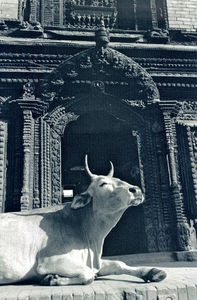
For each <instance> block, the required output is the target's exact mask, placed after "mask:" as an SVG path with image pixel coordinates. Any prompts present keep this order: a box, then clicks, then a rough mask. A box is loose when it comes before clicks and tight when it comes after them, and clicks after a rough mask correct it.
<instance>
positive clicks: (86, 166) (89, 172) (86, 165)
mask: <svg viewBox="0 0 197 300" xmlns="http://www.w3.org/2000/svg"><path fill="white" fill-rule="evenodd" d="M85 170H86V172H87V174H88V175H89V176H90V177H91V178H93V177H94V176H95V175H94V174H93V173H92V172H91V171H90V169H89V167H88V155H87V154H86V156H85Z"/></svg>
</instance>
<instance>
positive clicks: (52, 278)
mask: <svg viewBox="0 0 197 300" xmlns="http://www.w3.org/2000/svg"><path fill="white" fill-rule="evenodd" d="M58 278H59V276H58V275H53V274H50V275H46V276H45V277H44V278H43V279H42V280H41V282H40V284H41V285H58Z"/></svg>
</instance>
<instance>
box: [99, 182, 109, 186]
mask: <svg viewBox="0 0 197 300" xmlns="http://www.w3.org/2000/svg"><path fill="white" fill-rule="evenodd" d="M105 184H107V182H103V183H101V184H100V185H99V186H104V185H105Z"/></svg>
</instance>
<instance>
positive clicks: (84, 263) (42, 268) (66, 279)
mask: <svg viewBox="0 0 197 300" xmlns="http://www.w3.org/2000/svg"><path fill="white" fill-rule="evenodd" d="M85 168H86V171H87V173H88V174H89V176H90V177H91V183H90V185H89V187H88V189H87V191H86V192H84V193H82V194H80V195H77V196H75V197H74V199H73V201H72V202H71V203H67V204H66V205H62V206H57V207H51V208H49V209H46V208H44V209H38V210H32V211H28V212H25V213H24V212H17V213H6V214H1V217H0V284H9V283H16V282H21V281H24V280H31V281H37V282H39V283H40V284H45V285H72V284H88V283H91V282H92V281H93V280H94V278H95V277H97V276H103V275H111V274H129V275H132V276H136V277H139V278H141V279H143V280H144V281H145V282H147V281H161V280H163V279H164V278H165V277H166V273H165V272H164V271H162V270H159V269H156V268H134V267H129V266H127V265H126V264H125V263H123V262H120V261H110V260H103V259H101V255H102V248H103V242H104V239H105V237H106V236H107V235H108V233H109V232H110V231H111V229H112V228H113V227H114V226H115V225H116V224H117V222H118V221H119V220H120V218H121V216H122V214H123V213H124V211H125V210H126V209H127V208H128V207H130V206H136V205H138V204H140V203H142V202H143V195H142V192H141V190H140V188H138V187H136V186H133V185H130V184H128V183H126V182H124V181H121V180H120V179H117V178H113V172H114V170H113V165H112V163H111V171H110V172H109V174H108V175H107V176H98V175H94V174H92V173H91V171H90V170H89V167H88V163H87V156H86V159H85Z"/></svg>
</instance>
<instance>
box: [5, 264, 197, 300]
mask: <svg viewBox="0 0 197 300" xmlns="http://www.w3.org/2000/svg"><path fill="white" fill-rule="evenodd" d="M151 266H156V267H160V268H162V269H164V270H166V272H167V274H168V276H167V278H166V279H165V280H164V281H162V282H160V283H144V282H143V281H142V280H140V279H137V278H135V277H132V276H128V275H113V276H106V277H102V278H99V279H97V280H95V282H93V283H92V284H90V285H88V286H80V285H77V286H63V287H56V286H55V287H46V286H38V285H9V286H1V287H0V300H63V299H64V300H178V299H179V300H180V299H184V300H197V262H168V263H164V262H161V263H155V264H152V263H151Z"/></svg>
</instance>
